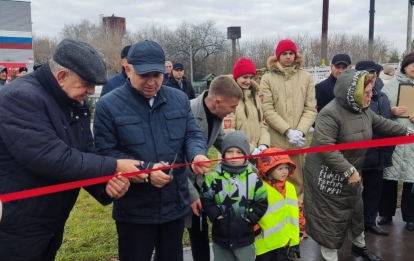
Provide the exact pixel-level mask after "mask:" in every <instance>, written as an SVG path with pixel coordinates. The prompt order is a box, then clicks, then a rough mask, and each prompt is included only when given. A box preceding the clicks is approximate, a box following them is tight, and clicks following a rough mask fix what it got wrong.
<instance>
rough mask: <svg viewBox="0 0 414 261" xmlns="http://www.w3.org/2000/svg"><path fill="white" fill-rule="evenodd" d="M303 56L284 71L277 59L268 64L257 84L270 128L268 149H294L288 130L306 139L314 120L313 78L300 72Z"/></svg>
mask: <svg viewBox="0 0 414 261" xmlns="http://www.w3.org/2000/svg"><path fill="white" fill-rule="evenodd" d="M302 64H303V58H302V55H300V54H297V57H296V60H295V63H294V66H293V67H289V68H283V67H282V66H281V65H280V63H279V62H278V61H277V59H276V56H271V57H270V58H269V59H268V60H267V67H268V69H269V72H267V73H266V74H265V75H263V77H262V81H261V82H260V89H261V90H260V91H261V94H263V102H262V109H263V114H264V117H265V121H266V124H267V125H268V126H269V133H270V146H271V147H280V148H283V149H292V148H294V146H293V145H291V144H290V143H289V141H288V138H287V137H286V131H287V130H288V129H295V130H299V131H301V132H303V134H304V135H306V134H307V133H308V131H309V129H310V127H311V126H312V124H313V122H314V121H315V118H316V114H317V111H316V99H315V84H314V82H313V78H312V75H311V74H310V73H308V72H306V71H304V70H302V69H301V66H302Z"/></svg>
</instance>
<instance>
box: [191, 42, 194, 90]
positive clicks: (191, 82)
mask: <svg viewBox="0 0 414 261" xmlns="http://www.w3.org/2000/svg"><path fill="white" fill-rule="evenodd" d="M190 69H191V85H193V84H194V83H193V46H192V44H191V42H190Z"/></svg>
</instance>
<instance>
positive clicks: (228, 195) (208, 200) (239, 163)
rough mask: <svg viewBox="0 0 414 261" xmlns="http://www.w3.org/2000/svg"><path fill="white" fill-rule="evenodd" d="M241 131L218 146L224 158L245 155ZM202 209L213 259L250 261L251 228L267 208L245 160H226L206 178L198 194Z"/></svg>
mask: <svg viewBox="0 0 414 261" xmlns="http://www.w3.org/2000/svg"><path fill="white" fill-rule="evenodd" d="M249 144H250V142H249V139H248V138H247V136H246V134H245V133H244V132H242V131H234V132H232V133H229V134H228V135H227V136H226V137H225V138H224V140H223V142H222V145H221V149H222V150H221V153H222V157H223V158H224V159H228V158H233V157H241V156H246V155H249V152H250V147H249ZM200 199H201V203H202V205H203V209H204V211H205V213H206V214H207V216H208V217H209V219H210V220H211V222H212V223H213V230H212V235H213V252H214V260H216V261H223V260H240V261H243V260H245V261H252V260H254V259H255V257H256V248H255V245H254V237H255V236H254V229H253V228H254V225H255V224H257V222H258V220H259V219H260V218H261V217H262V216H263V215H264V214H265V212H266V209H267V192H266V188H265V187H264V185H263V182H262V181H261V180H260V178H259V177H258V175H257V174H256V173H254V172H253V171H252V166H251V165H250V163H249V161H247V160H245V159H228V160H223V161H222V162H221V163H219V164H218V165H217V167H216V169H215V170H214V171H213V172H211V173H210V174H209V175H207V176H206V179H205V181H204V183H203V185H202V188H201V191H200Z"/></svg>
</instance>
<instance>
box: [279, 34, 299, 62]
mask: <svg viewBox="0 0 414 261" xmlns="http://www.w3.org/2000/svg"><path fill="white" fill-rule="evenodd" d="M285 51H292V52H294V53H295V56H297V55H298V49H297V48H296V44H295V43H294V42H293V41H292V40H289V39H285V40H282V41H280V42H279V43H278V44H277V47H276V58H277V59H278V60H279V57H280V55H281V54H282V53H283V52H285Z"/></svg>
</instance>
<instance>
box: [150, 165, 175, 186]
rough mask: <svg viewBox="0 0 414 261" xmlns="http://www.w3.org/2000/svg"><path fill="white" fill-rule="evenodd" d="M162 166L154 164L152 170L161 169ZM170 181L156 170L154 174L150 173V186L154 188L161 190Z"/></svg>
mask: <svg viewBox="0 0 414 261" xmlns="http://www.w3.org/2000/svg"><path fill="white" fill-rule="evenodd" d="M162 167H164V165H163V164H162V163H157V164H154V167H153V168H154V169H157V168H162ZM170 180H171V177H170V176H169V175H167V174H165V173H164V172H163V171H162V170H156V171H154V172H151V184H152V185H153V186H154V187H157V188H162V187H164V186H165V185H166V184H168V183H169V182H170Z"/></svg>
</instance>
